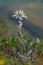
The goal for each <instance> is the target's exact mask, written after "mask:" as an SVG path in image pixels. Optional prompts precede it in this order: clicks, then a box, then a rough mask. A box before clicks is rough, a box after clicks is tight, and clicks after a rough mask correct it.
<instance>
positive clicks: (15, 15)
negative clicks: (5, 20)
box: [12, 9, 27, 20]
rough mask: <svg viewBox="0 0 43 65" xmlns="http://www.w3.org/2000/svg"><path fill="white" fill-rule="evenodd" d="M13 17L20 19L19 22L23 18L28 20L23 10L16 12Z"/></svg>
mask: <svg viewBox="0 0 43 65" xmlns="http://www.w3.org/2000/svg"><path fill="white" fill-rule="evenodd" d="M12 17H16V18H18V19H19V20H22V19H23V18H25V19H27V16H26V14H25V13H24V11H22V10H21V9H20V10H19V11H18V10H16V11H15V12H14V15H12Z"/></svg>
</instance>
